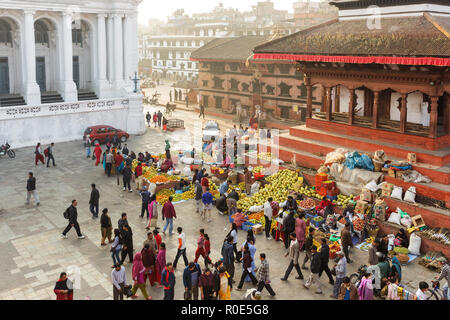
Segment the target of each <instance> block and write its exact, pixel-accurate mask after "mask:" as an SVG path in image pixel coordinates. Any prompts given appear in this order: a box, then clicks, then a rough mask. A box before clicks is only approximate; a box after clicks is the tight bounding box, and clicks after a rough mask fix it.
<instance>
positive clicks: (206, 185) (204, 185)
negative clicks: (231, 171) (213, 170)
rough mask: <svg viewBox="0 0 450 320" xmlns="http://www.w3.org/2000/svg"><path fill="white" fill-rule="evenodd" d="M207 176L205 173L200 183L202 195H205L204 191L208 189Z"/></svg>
mask: <svg viewBox="0 0 450 320" xmlns="http://www.w3.org/2000/svg"><path fill="white" fill-rule="evenodd" d="M208 176H209V175H208V174H207V173H205V175H204V176H203V178H202V181H201V185H202V189H203V193H205V192H206V189H208V188H209V179H208Z"/></svg>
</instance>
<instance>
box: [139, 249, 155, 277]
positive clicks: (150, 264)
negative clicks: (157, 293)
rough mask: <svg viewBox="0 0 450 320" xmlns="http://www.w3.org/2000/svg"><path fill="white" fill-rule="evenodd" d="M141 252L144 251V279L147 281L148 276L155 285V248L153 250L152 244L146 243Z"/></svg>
mask: <svg viewBox="0 0 450 320" xmlns="http://www.w3.org/2000/svg"><path fill="white" fill-rule="evenodd" d="M141 253H142V264H143V265H144V267H145V274H144V279H145V281H147V277H148V278H149V281H150V285H152V286H153V281H152V280H153V279H154V277H153V276H152V274H154V273H155V264H156V253H155V250H153V248H151V247H150V244H148V243H146V244H145V246H144V248H143V249H142V251H141ZM144 283H145V282H144Z"/></svg>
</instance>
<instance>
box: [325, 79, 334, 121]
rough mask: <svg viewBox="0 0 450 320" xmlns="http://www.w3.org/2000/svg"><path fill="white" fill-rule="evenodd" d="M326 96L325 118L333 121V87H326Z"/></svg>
mask: <svg viewBox="0 0 450 320" xmlns="http://www.w3.org/2000/svg"><path fill="white" fill-rule="evenodd" d="M326 97H327V101H326V105H325V106H326V108H325V112H326V114H325V119H326V120H327V121H331V120H332V116H331V114H332V111H333V110H332V109H333V101H332V99H331V87H327V88H326Z"/></svg>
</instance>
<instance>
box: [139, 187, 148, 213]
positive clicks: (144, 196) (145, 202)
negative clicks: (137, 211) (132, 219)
mask: <svg viewBox="0 0 450 320" xmlns="http://www.w3.org/2000/svg"><path fill="white" fill-rule="evenodd" d="M139 194H140V196H141V199H142V207H141V218H143V217H144V212H147V219H148V217H149V212H148V202H149V201H150V192H148V190H147V187H146V186H144V190H142V191H141V192H139Z"/></svg>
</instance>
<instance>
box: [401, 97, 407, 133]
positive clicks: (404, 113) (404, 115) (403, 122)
mask: <svg viewBox="0 0 450 320" xmlns="http://www.w3.org/2000/svg"><path fill="white" fill-rule="evenodd" d="M407 97H408V94H407V93H402V105H401V108H400V133H405V132H406V123H407V109H406V104H407V103H408V101H407Z"/></svg>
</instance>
